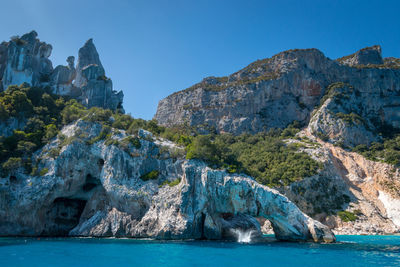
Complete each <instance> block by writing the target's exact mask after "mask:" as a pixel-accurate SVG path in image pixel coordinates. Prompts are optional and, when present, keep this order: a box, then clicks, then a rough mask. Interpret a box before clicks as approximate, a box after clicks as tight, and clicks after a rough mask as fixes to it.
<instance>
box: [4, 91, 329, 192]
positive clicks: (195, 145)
mask: <svg viewBox="0 0 400 267" xmlns="http://www.w3.org/2000/svg"><path fill="white" fill-rule="evenodd" d="M10 118H12V119H18V120H21V121H26V124H25V125H24V127H23V129H18V130H15V131H14V132H13V134H12V135H11V136H8V137H0V164H1V167H2V170H3V171H4V172H5V173H10V172H11V171H13V170H16V169H18V168H20V167H23V168H24V169H25V171H26V172H27V173H35V174H37V172H38V169H37V166H36V165H37V163H35V164H33V165H34V166H32V163H31V155H32V153H33V152H34V151H35V150H37V149H39V148H40V147H42V146H43V145H44V144H45V143H47V142H49V141H50V140H51V139H52V138H54V137H55V136H58V138H59V140H60V144H59V145H58V146H57V147H53V148H52V149H50V150H49V151H47V152H48V155H49V156H50V157H53V158H55V157H57V156H58V155H59V153H60V151H61V148H62V147H63V146H65V145H68V144H71V143H72V142H76V141H79V142H83V140H84V139H85V138H86V141H85V143H86V144H88V145H91V144H94V143H96V142H99V141H102V140H104V141H105V143H106V144H107V145H118V146H119V147H121V148H122V149H124V150H125V151H128V150H130V146H133V147H135V148H136V149H139V148H140V147H141V140H139V138H138V137H135V136H128V137H126V138H124V139H122V140H116V139H113V138H112V135H113V133H115V132H118V129H119V130H124V131H126V132H127V133H128V134H131V135H136V134H137V132H138V130H139V129H145V130H147V131H150V132H152V133H153V134H154V135H155V136H159V137H163V138H165V139H168V140H171V141H173V142H175V143H177V144H179V145H181V146H182V147H184V148H185V151H186V157H187V158H188V159H201V160H204V161H205V162H207V163H209V164H210V165H211V166H213V167H215V168H224V169H226V170H227V171H228V172H231V173H233V172H242V173H245V174H248V175H251V176H253V177H255V179H257V181H259V182H260V183H262V184H265V185H270V186H282V185H288V184H290V183H292V182H294V181H297V180H300V179H302V178H304V177H306V176H311V175H314V174H316V173H317V171H318V169H319V168H321V165H320V163H317V162H316V161H314V160H313V159H311V157H310V156H308V155H307V154H306V153H304V152H299V149H301V148H302V147H303V146H302V145H299V144H298V143H295V144H291V145H287V144H286V143H285V141H284V139H288V138H292V137H294V135H295V134H296V133H297V132H298V130H299V127H300V125H298V124H297V123H294V124H292V125H290V126H289V127H287V128H286V129H283V130H279V129H271V130H270V131H268V132H264V133H259V134H256V135H250V134H242V135H240V136H233V135H230V134H219V135H218V134H216V133H215V129H214V128H213V127H209V126H207V125H199V126H197V128H195V127H189V126H188V125H181V126H176V127H172V128H165V127H162V126H159V125H158V124H157V121H155V120H150V121H145V120H142V119H134V118H132V117H131V116H129V115H125V114H120V113H118V111H117V112H113V111H111V110H105V109H101V108H91V109H86V108H85V107H83V106H82V105H81V104H79V103H78V102H77V101H76V100H74V99H72V100H70V99H66V98H63V97H60V96H56V95H53V94H51V92H50V91H49V90H47V89H42V88H35V87H29V86H28V85H26V84H23V85H21V86H19V87H18V86H10V87H9V88H8V89H7V90H6V91H5V92H2V93H0V120H1V122H3V123H6V122H7V120H8V119H10ZM77 119H83V120H86V121H90V122H97V123H99V124H101V127H102V130H101V132H100V134H99V135H98V136H96V137H94V138H92V139H87V134H85V133H77V134H76V135H75V136H71V137H68V138H67V137H66V136H64V135H61V134H59V130H60V129H61V127H62V126H64V125H66V124H69V123H71V122H73V121H75V120H77ZM199 130H201V132H204V131H207V132H209V134H208V135H200V134H198V132H200V131H199ZM174 153H175V154H176V155H175V156H176V157H182V156H183V155H182V149H177V150H176V151H175V152H174ZM174 153H172V154H174ZM39 174H40V175H44V174H45V170H44V169H42V170H40V172H39ZM158 176H159V171H158V170H153V171H151V172H149V173H147V174H145V175H143V176H142V177H141V178H142V179H143V180H152V179H157V178H158ZM172 185H173V184H172Z"/></svg>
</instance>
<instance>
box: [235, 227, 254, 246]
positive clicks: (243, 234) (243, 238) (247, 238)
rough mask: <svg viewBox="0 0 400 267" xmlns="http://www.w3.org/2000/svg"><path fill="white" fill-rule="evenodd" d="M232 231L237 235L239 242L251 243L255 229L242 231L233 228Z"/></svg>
mask: <svg viewBox="0 0 400 267" xmlns="http://www.w3.org/2000/svg"><path fill="white" fill-rule="evenodd" d="M231 231H232V233H234V234H235V235H236V237H237V242H239V243H250V242H251V235H252V234H253V232H254V230H247V231H242V230H240V229H231Z"/></svg>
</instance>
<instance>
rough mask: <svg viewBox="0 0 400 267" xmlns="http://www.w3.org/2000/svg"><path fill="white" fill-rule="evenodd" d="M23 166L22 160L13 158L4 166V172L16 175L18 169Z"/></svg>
mask: <svg viewBox="0 0 400 267" xmlns="http://www.w3.org/2000/svg"><path fill="white" fill-rule="evenodd" d="M21 166H22V159H21V158H15V157H11V158H9V159H8V160H7V161H6V162H4V163H3V164H2V167H3V170H5V171H6V172H7V173H14V172H15V171H16V170H17V169H19V168H20V167H21Z"/></svg>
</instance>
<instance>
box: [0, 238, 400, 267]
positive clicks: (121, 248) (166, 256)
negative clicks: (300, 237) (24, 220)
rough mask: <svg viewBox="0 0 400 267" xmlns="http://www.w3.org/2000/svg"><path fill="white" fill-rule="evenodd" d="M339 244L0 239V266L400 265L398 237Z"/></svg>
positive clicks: (343, 241)
mask: <svg viewBox="0 0 400 267" xmlns="http://www.w3.org/2000/svg"><path fill="white" fill-rule="evenodd" d="M337 238H338V241H339V243H336V244H313V243H286V242H270V243H263V244H239V243H233V242H211V241H185V242H184V241H174V242H171V241H169V242H160V241H144V240H129V239H118V240H117V239H61V238H60V239H40V240H38V239H26V238H0V266H41V267H43V266H118V267H121V266H228V265H229V266H244V265H249V266H342V267H345V266H400V236H338V237H337Z"/></svg>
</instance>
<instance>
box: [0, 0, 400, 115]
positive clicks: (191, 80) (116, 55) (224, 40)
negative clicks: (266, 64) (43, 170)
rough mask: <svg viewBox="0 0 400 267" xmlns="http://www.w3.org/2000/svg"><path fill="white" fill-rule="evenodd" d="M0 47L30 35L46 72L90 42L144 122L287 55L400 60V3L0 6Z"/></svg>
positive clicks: (71, 0)
mask: <svg viewBox="0 0 400 267" xmlns="http://www.w3.org/2000/svg"><path fill="white" fill-rule="evenodd" d="M0 1H1V7H2V12H1V16H0V25H2V26H1V27H0V40H6V41H7V40H9V38H10V37H11V36H15V35H22V34H24V33H27V32H30V31H31V30H35V31H37V33H38V34H39V36H38V37H39V38H40V39H41V40H42V41H45V42H47V43H50V44H52V46H53V52H52V55H51V57H50V59H51V60H52V61H53V66H54V67H55V66H56V65H60V64H62V65H66V61H65V60H66V58H67V57H68V56H70V55H73V56H75V57H76V58H77V55H78V50H79V48H80V47H82V46H83V44H84V43H85V41H86V40H88V39H89V38H93V41H94V44H95V45H96V47H97V50H98V52H99V54H100V59H101V61H102V64H103V66H104V68H105V70H106V75H107V76H108V77H110V78H111V79H112V81H113V85H114V89H115V90H122V91H123V92H124V95H125V97H124V103H123V105H124V108H125V111H126V112H127V113H130V114H131V115H132V116H133V117H135V118H144V119H151V118H152V117H153V116H154V114H155V112H156V110H157V104H158V101H159V100H161V99H162V98H164V97H166V96H168V95H169V94H171V93H173V92H176V91H179V90H183V89H185V88H187V87H190V86H191V85H193V84H195V83H197V82H200V81H201V80H202V79H203V78H205V77H207V76H225V75H229V74H231V73H234V72H236V71H237V70H239V69H241V68H243V67H245V66H247V65H248V64H250V63H251V62H253V61H255V60H257V59H262V58H267V57H271V56H273V55H274V54H277V53H279V52H281V51H284V50H288V49H294V48H318V49H319V50H321V51H322V52H323V53H324V54H325V55H326V56H328V57H329V58H332V59H335V58H338V57H341V56H344V55H348V54H351V53H353V52H355V51H357V50H358V49H360V48H363V47H366V46H371V45H375V44H380V45H381V46H382V53H383V56H384V57H389V56H394V57H400V19H399V15H398V14H399V10H400V1H385V0H380V1H373V0H368V1H365V0H363V1H355V0H354V1H352V0H346V1H339V0H338V1H329V0H325V1H324V0H321V1H317V0H301V1H300V0H298V1H295V0H279V1H278V0H276V1H270V0H264V1H257V0H243V1H236V0H230V1H225V0H221V1H218V0H214V1H206V0H204V1H203V0H197V1H194V0H193V1H192V0H182V1H179V0H165V1H164V0H158V1H155V0H144V1H135V0H130V1H129V0H111V1H110V0H93V1H91V0H87V1H85V0H68V1H61V0H0Z"/></svg>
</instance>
